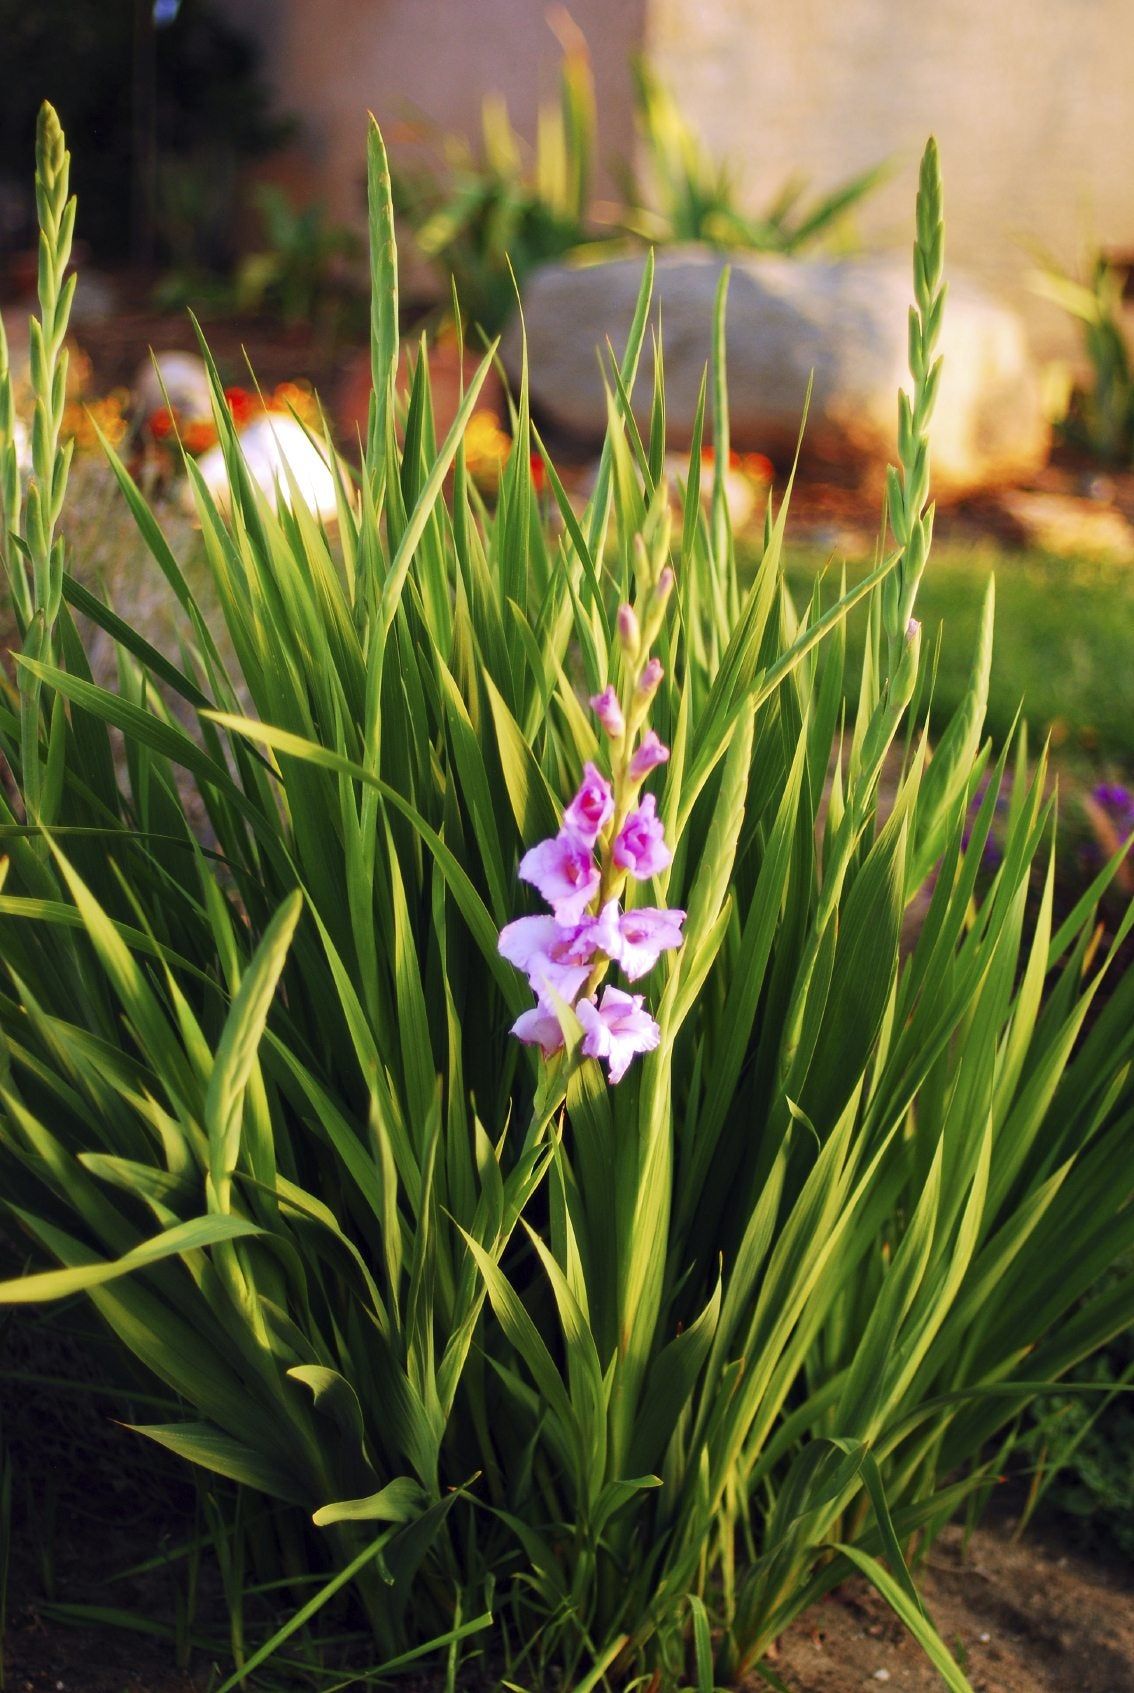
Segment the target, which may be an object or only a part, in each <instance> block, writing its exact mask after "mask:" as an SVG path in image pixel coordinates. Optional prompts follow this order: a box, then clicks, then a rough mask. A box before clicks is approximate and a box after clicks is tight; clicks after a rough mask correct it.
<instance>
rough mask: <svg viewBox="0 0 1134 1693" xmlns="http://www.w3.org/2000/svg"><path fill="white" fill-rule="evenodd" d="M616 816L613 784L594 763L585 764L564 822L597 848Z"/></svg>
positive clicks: (564, 816) (564, 815)
mask: <svg viewBox="0 0 1134 1693" xmlns="http://www.w3.org/2000/svg"><path fill="white" fill-rule="evenodd" d="M613 816H614V795H613V794H612V793H611V791H610V783H609V782H608V781H607V779H606V777H605V776H604V775H602V773H601V772H600V771H598V770H596V769H595V767H594V765H593V764H584V766H583V780H582V782H581V783H580V785H579V791H578V793H577V794H576V795H575V797H574V799H573V800H572V801H571V803H570V805H569V806H568V807H567V810H566V811H565V812H564V813H563V822H564V823H565V825H566V826H567V828H568V829H570V830H571V832H572V834H574V835H578V837H579V839H580V840H581V841H585V842H586V844H587V845H588V846H591V847H593V846H594V844H595V842H596V841H597V840H598V838H599V835H600V834H601V833H602V831H603V829H605V827H606V825H607V824H608V823H609V822H610V820H611V818H612V817H613Z"/></svg>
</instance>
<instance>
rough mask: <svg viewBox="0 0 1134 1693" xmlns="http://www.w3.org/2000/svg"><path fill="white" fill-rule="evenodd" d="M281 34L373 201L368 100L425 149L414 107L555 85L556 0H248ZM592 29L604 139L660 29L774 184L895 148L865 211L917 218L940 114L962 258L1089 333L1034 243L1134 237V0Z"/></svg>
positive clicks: (668, 11) (621, 142)
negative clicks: (409, 123) (1044, 295)
mask: <svg viewBox="0 0 1134 1693" xmlns="http://www.w3.org/2000/svg"><path fill="white" fill-rule="evenodd" d="M229 4H230V6H231V7H232V10H233V12H234V13H236V14H238V15H242V16H245V17H247V18H249V19H250V20H251V21H252V22H253V24H254V26H255V28H256V30H257V33H258V34H259V36H260V38H261V40H262V41H263V42H264V44H265V47H266V50H267V55H268V65H269V70H270V71H271V74H272V77H273V80H274V82H275V84H276V87H277V90H278V94H279V99H280V103H281V105H282V106H284V107H285V108H286V109H290V110H292V111H294V112H296V113H297V114H299V115H300V116H301V117H302V118H303V119H304V124H305V132H304V138H303V152H304V154H305V156H306V159H307V162H308V166H309V168H310V172H311V181H312V184H313V186H314V188H315V189H316V191H317V192H318V193H319V195H320V196H321V197H322V198H323V199H325V200H326V201H327V202H328V204H329V206H330V208H331V210H332V211H333V213H334V214H335V215H336V216H338V217H349V216H352V215H355V214H357V213H358V212H359V210H360V209H361V205H362V167H363V137H364V119H365V114H366V111H367V110H368V109H371V108H372V109H373V110H374V111H375V112H376V113H377V115H378V118H379V120H380V122H381V123H382V125H383V128H384V130H385V131H386V134H387V137H388V139H390V140H391V142H392V149H393V151H394V152H395V154H396V153H397V152H398V151H399V150H401V151H402V153H403V156H405V143H404V141H403V140H401V139H400V138H399V130H398V125H399V122H400V121H401V120H403V119H406V118H410V117H412V115H413V114H414V112H415V111H417V112H420V113H423V114H424V115H425V116H426V117H428V118H430V119H432V120H433V121H434V122H436V123H438V124H440V125H442V126H443V127H445V128H446V129H451V130H459V131H463V132H464V133H466V134H470V135H475V134H476V133H477V129H478V120H479V110H480V102H481V99H482V97H483V95H484V94H485V93H486V92H488V91H490V90H498V91H500V92H502V93H503V94H504V95H505V96H506V98H507V100H508V104H509V109H510V111H511V114H512V117H513V121H514V122H515V123H516V124H517V125H518V126H519V127H520V128H521V129H522V130H523V131H525V132H526V133H528V134H529V135H530V134H531V132H532V129H533V127H534V118H535V112H536V108H537V104H538V101H539V99H540V97H541V96H542V97H544V98H547V97H548V96H552V95H553V94H554V91H555V86H556V77H557V69H558V62H559V47H558V44H557V42H556V38H555V36H554V34H553V33H552V31H551V29H550V28H549V26H548V21H547V14H548V10H549V6H548V0H229ZM569 10H570V12H571V14H572V15H573V17H574V19H575V21H576V22H577V24H578V25H579V26H580V27H581V29H582V30H583V32H584V34H585V36H586V38H587V40H588V42H589V44H590V49H591V55H592V60H593V63H594V70H595V78H596V83H597V89H598V103H599V120H600V144H601V147H602V151H603V155H604V157H605V158H606V159H607V161H608V162H611V163H614V162H616V161H618V160H619V159H622V160H625V159H627V158H628V157H629V156H630V154H631V152H632V148H633V129H632V122H631V111H630V87H629V77H628V72H627V60H628V57H629V55H630V53H631V52H633V51H635V50H637V49H638V48H639V47H641V45H642V44H643V42H645V43H646V45H647V47H648V51H649V52H650V54H651V56H652V58H653V59H654V60H655V62H656V64H657V66H658V68H659V70H660V71H661V73H662V74H663V76H664V77H665V78H666V79H667V80H668V81H669V82H670V83H671V85H672V86H673V88H674V90H675V92H676V94H677V96H678V98H679V101H680V103H681V105H682V106H683V108H684V109H685V111H686V112H687V113H688V115H689V116H690V117H691V118H692V119H693V121H694V123H695V124H696V126H697V129H698V131H699V132H700V133H701V134H702V135H703V136H704V138H705V140H706V142H707V143H708V144H709V145H710V147H712V148H713V149H714V150H715V151H717V152H719V153H720V154H722V155H724V156H727V157H729V158H731V159H734V160H735V161H736V162H737V164H738V166H739V167H740V168H741V175H742V181H743V183H744V187H745V190H746V193H747V195H748V197H749V199H750V201H751V203H752V204H753V205H754V206H759V205H760V204H762V203H763V202H765V201H766V200H767V198H768V197H769V196H770V195H771V194H772V193H773V191H774V190H775V189H777V188H778V187H779V186H780V185H781V184H782V183H783V181H784V180H785V178H786V177H788V176H789V175H791V174H792V173H793V172H797V171H798V172H802V173H804V174H805V175H807V176H808V177H810V178H811V179H812V180H813V181H814V183H815V184H816V185H817V186H830V185H832V184H834V183H835V182H837V181H839V180H840V179H842V178H843V177H845V176H847V175H849V174H851V173H852V172H855V171H857V170H860V169H863V168H864V167H866V166H867V165H870V164H873V163H875V162H876V161H878V160H879V159H882V158H885V157H892V158H893V159H895V160H896V161H897V163H898V165H899V167H900V168H899V169H898V170H897V172H896V174H895V176H894V178H893V180H892V181H890V182H889V183H888V184H886V186H885V187H884V188H883V189H882V190H881V191H880V192H879V193H878V195H877V196H876V198H875V199H874V200H872V201H871V202H870V203H869V205H868V206H867V207H865V208H864V209H863V210H862V212H861V213H860V216H859V224H860V229H861V232H862V233H863V234H864V235H865V236H867V237H869V238H870V240H871V241H872V242H873V243H875V244H881V245H883V246H888V245H892V246H899V247H904V246H905V245H906V244H907V242H908V241H909V239H910V235H911V224H912V212H913V190H914V184H915V181H916V166H917V158H918V155H919V153H920V150H921V146H922V143H923V142H924V139H925V137H926V135H927V134H928V133H929V132H930V131H931V130H932V131H933V132H935V133H936V135H937V137H938V140H939V143H940V146H941V155H942V164H943V170H944V176H945V194H946V207H947V214H948V249H949V258H950V260H951V262H953V263H954V264H956V265H963V266H965V267H966V268H969V269H972V270H974V271H975V272H976V273H977V274H978V275H980V276H981V277H983V278H984V279H985V280H986V281H987V282H989V283H990V284H991V285H992V286H993V287H994V288H995V289H996V290H997V291H998V292H1002V293H1005V294H1007V295H1008V296H1009V297H1010V298H1012V299H1014V300H1015V301H1016V303H1017V304H1019V306H1020V307H1021V309H1022V310H1023V311H1024V313H1025V315H1026V317H1027V319H1028V322H1029V327H1030V330H1031V333H1032V339H1033V341H1034V342H1035V344H1036V345H1037V348H1038V350H1039V351H1041V352H1046V353H1051V352H1058V351H1062V350H1065V349H1068V348H1070V347H1072V346H1073V345H1074V344H1075V337H1074V333H1073V331H1070V330H1069V329H1068V326H1067V324H1066V320H1065V319H1064V318H1063V317H1062V316H1061V314H1060V313H1058V312H1057V311H1056V310H1055V308H1053V307H1051V306H1049V305H1047V304H1045V303H1043V302H1041V301H1038V300H1037V299H1035V298H1034V297H1033V296H1032V295H1031V294H1029V292H1028V289H1027V284H1026V272H1027V270H1028V269H1029V266H1030V264H1031V259H1030V257H1029V255H1028V252H1027V250H1026V249H1027V246H1028V244H1029V243H1031V244H1033V245H1034V244H1036V243H1042V244H1043V246H1044V247H1045V248H1046V249H1048V250H1049V251H1051V252H1052V253H1053V255H1054V256H1055V257H1056V258H1057V259H1059V260H1060V261H1062V262H1064V263H1068V264H1074V263H1075V262H1076V261H1077V260H1078V259H1079V258H1080V257H1081V255H1082V254H1083V253H1084V252H1085V250H1086V249H1087V247H1088V246H1089V245H1090V244H1091V243H1095V242H1102V243H1105V244H1108V245H1112V246H1117V247H1124V248H1134V0H569Z"/></svg>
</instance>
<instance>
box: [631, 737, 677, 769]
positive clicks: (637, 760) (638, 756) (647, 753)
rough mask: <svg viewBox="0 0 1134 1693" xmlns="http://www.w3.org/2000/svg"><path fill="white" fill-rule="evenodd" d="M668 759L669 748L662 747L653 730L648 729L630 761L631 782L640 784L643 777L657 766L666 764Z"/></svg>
mask: <svg viewBox="0 0 1134 1693" xmlns="http://www.w3.org/2000/svg"><path fill="white" fill-rule="evenodd" d="M668 757H669V748H668V747H666V746H663V745H662V743H661V742H660V741H659V740H658V737H657V736H656V735H655V734H654V731H653V730H652V729H647V730H646V733H645V734H644V735H643V736H642V740H641V743H640V745H639V747H638V750H637V751H636V752H635V754H634V756H633V758H632V759H631V760H630V771H629V775H630V780H631V781H632V782H640V781H641V780H642V778H643V776H648V775H649V773H650V771H651V770H652V769H653V768H654V766H655V765H656V764H664V763H665V761H666V759H667V758H668Z"/></svg>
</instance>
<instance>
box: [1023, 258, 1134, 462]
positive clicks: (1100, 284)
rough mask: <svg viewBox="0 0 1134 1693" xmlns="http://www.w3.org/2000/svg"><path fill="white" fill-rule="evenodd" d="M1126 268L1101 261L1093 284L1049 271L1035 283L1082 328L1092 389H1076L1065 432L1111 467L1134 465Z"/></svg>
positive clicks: (1133, 382)
mask: <svg viewBox="0 0 1134 1693" xmlns="http://www.w3.org/2000/svg"><path fill="white" fill-rule="evenodd" d="M1126 283H1127V271H1126V269H1125V268H1123V267H1120V266H1118V265H1114V264H1111V263H1110V262H1109V260H1107V259H1106V258H1105V257H1104V256H1103V255H1102V254H1101V253H1100V254H1099V255H1098V256H1097V257H1096V259H1095V262H1094V265H1093V267H1092V270H1091V280H1090V282H1089V283H1082V282H1078V281H1076V280H1075V278H1074V277H1071V276H1066V275H1064V274H1063V272H1061V271H1058V270H1056V269H1055V268H1054V267H1053V266H1047V267H1046V268H1045V269H1044V270H1042V271H1040V272H1039V273H1038V274H1037V275H1036V277H1035V278H1034V286H1035V288H1036V290H1037V292H1038V293H1041V294H1043V295H1044V296H1045V297H1046V298H1047V299H1049V300H1052V301H1053V302H1054V303H1055V304H1056V305H1057V306H1062V308H1063V309H1064V311H1066V312H1068V313H1069V314H1070V315H1071V316H1072V317H1074V318H1075V319H1076V320H1077V321H1078V322H1079V324H1080V325H1081V326H1082V337H1083V351H1084V353H1085V354H1086V357H1087V362H1088V364H1089V366H1090V371H1091V380H1090V386H1089V387H1087V388H1082V389H1076V390H1075V392H1074V393H1073V394H1072V397H1071V404H1070V408H1069V410H1068V412H1067V416H1066V417H1065V418H1064V419H1063V421H1062V424H1061V428H1062V430H1063V434H1064V435H1065V437H1066V439H1067V440H1068V441H1070V442H1071V443H1072V445H1073V446H1076V447H1081V448H1083V449H1084V450H1085V451H1086V452H1089V453H1093V454H1094V455H1095V456H1096V457H1097V458H1100V459H1102V460H1103V462H1104V463H1106V464H1122V465H1128V464H1131V463H1134V369H1132V367H1131V362H1130V348H1129V346H1128V344H1127V339H1126V330H1125V326H1124V324H1123V320H1122V302H1123V298H1124V295H1125V290H1126Z"/></svg>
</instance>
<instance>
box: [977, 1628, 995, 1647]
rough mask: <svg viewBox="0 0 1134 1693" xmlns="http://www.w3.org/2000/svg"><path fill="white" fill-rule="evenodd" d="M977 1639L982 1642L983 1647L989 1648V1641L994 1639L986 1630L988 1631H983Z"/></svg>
mask: <svg viewBox="0 0 1134 1693" xmlns="http://www.w3.org/2000/svg"><path fill="white" fill-rule="evenodd" d="M977 1639H978V1640H979V1641H980V1643H981V1645H982V1646H987V1645H988V1643H989V1641H990V1640H991V1639H992V1636H991V1634H990V1633H989V1632H988V1630H987V1628H986V1629H983V1630H982V1631H981V1633H980V1634H978V1635H977Z"/></svg>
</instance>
